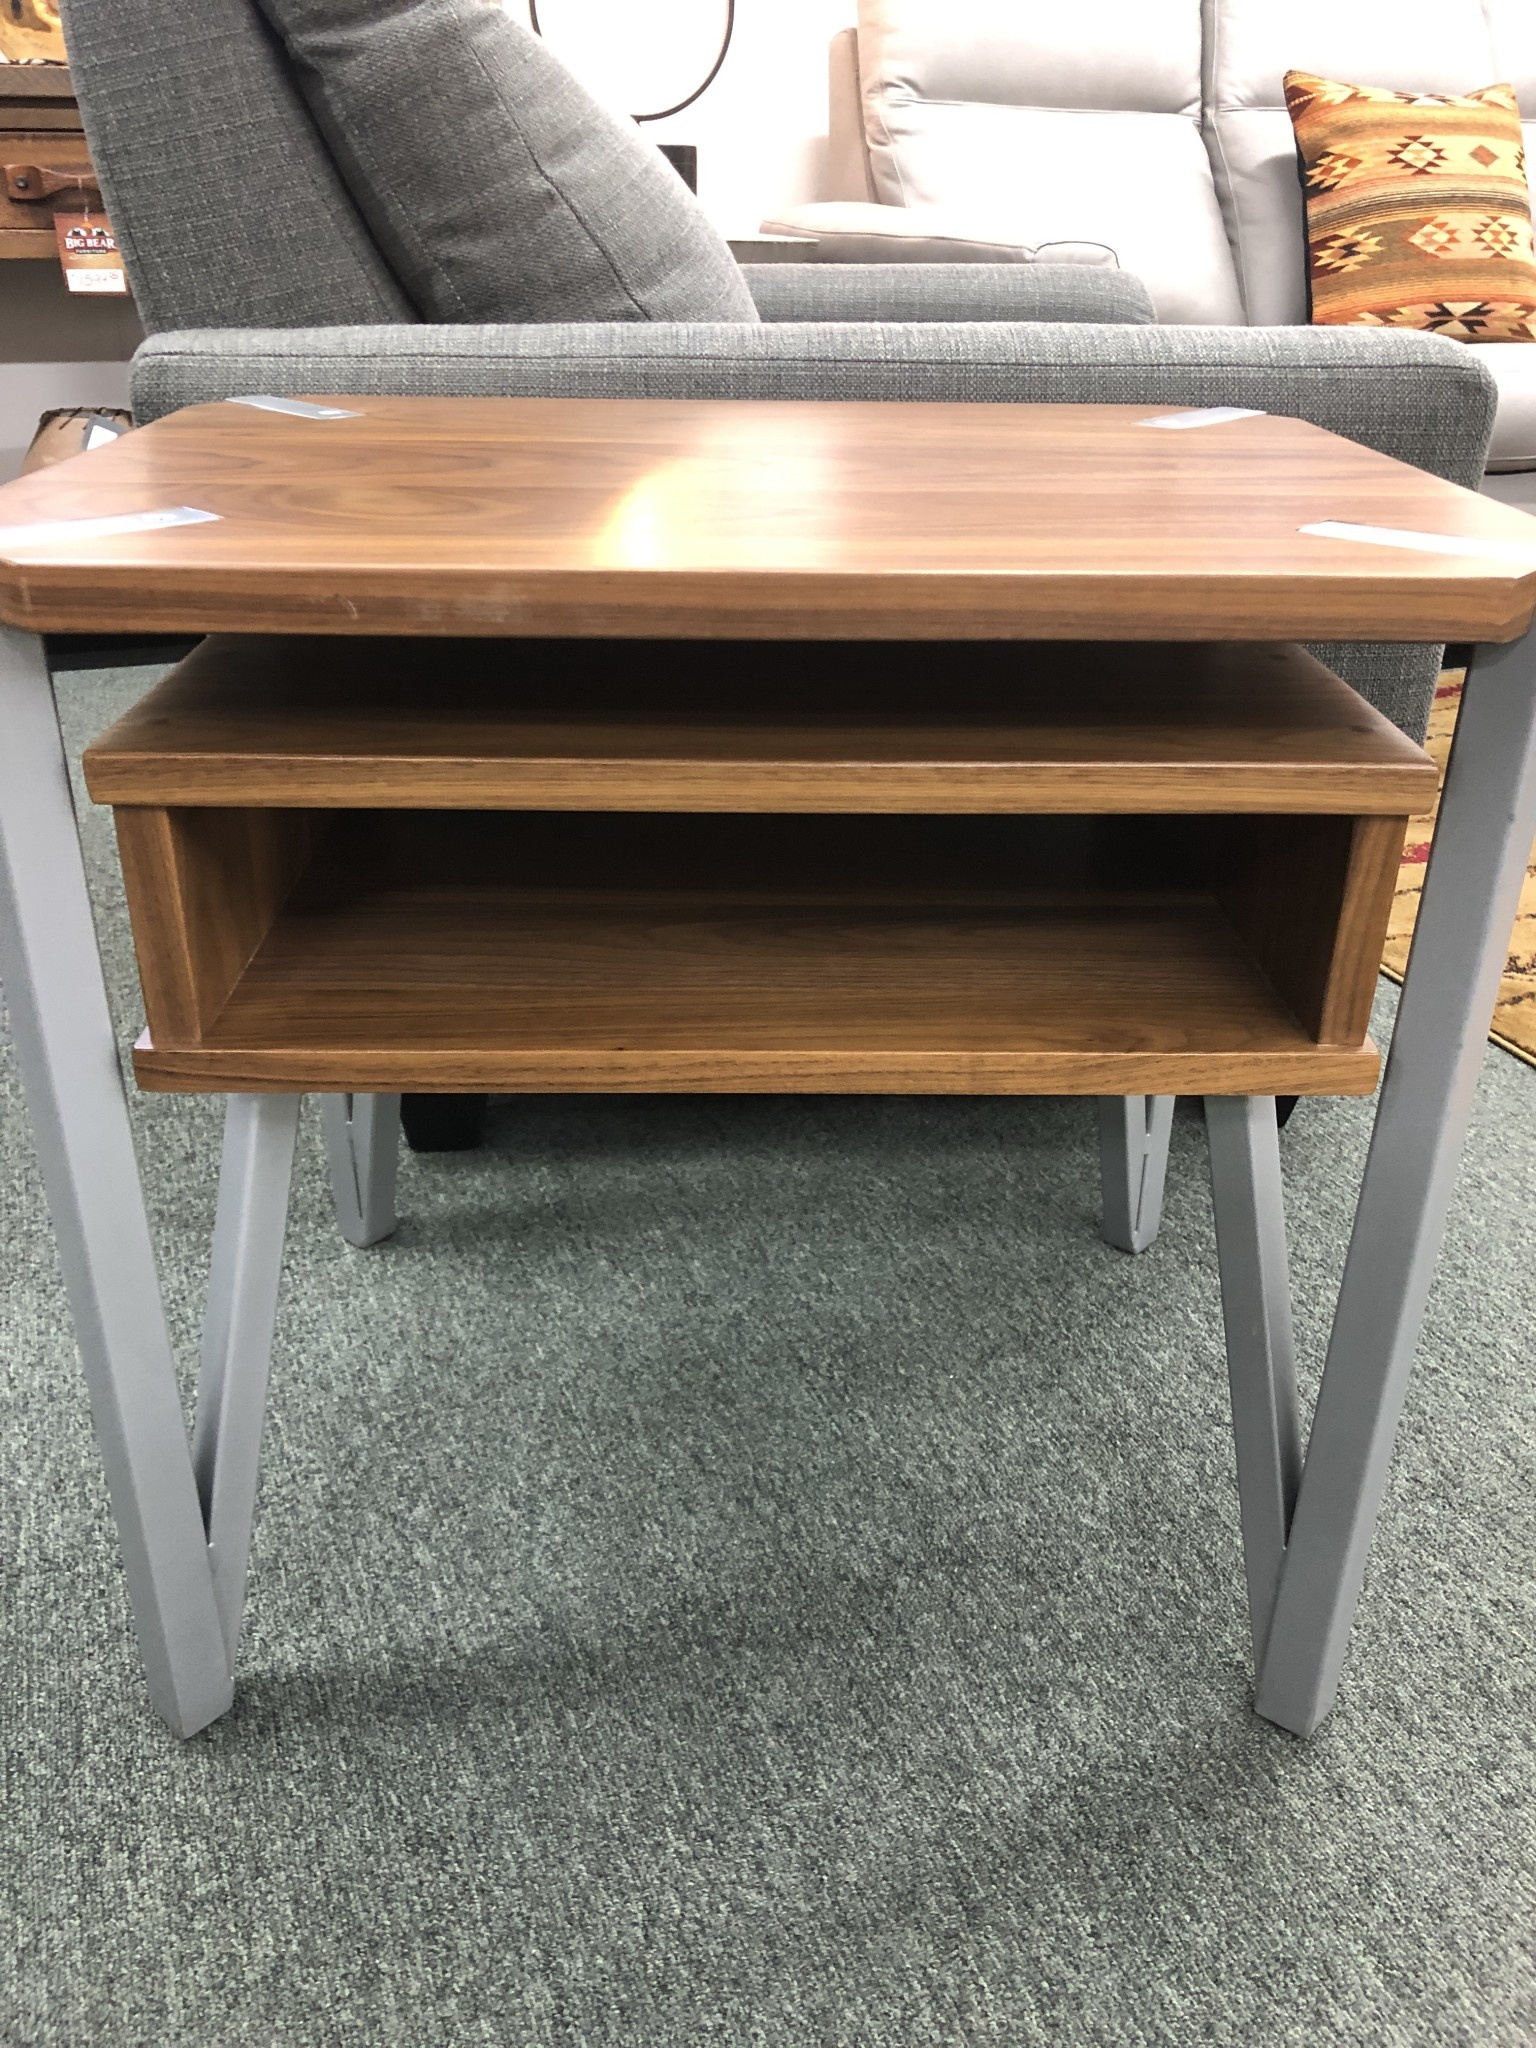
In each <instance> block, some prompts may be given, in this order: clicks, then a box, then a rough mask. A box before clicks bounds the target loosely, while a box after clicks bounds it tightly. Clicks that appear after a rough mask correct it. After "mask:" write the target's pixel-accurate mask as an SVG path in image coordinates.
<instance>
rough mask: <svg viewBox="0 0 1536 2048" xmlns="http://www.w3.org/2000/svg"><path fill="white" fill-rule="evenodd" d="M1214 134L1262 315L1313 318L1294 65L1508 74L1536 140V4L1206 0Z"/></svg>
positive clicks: (1402, 75) (1363, 73) (1253, 302)
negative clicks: (1290, 74) (1290, 100)
mask: <svg viewBox="0 0 1536 2048" xmlns="http://www.w3.org/2000/svg"><path fill="white" fill-rule="evenodd" d="M1202 5H1203V8H1204V12H1205V66H1206V76H1205V102H1206V139H1207V141H1208V143H1209V145H1210V150H1211V161H1212V165H1213V167H1214V170H1215V174H1216V185H1217V190H1218V192H1219V193H1220V195H1221V203H1222V208H1223V211H1224V213H1225V214H1226V218H1227V224H1228V230H1229V233H1230V236H1231V241H1232V248H1233V253H1234V254H1235V256H1236V258H1237V269H1238V278H1239V281H1240V283H1241V285H1242V291H1243V303H1244V307H1245V309H1246V313H1247V317H1248V319H1249V320H1250V321H1251V322H1253V323H1254V324H1255V325H1257V326H1266V327H1272V326H1290V325H1295V324H1298V323H1300V322H1302V321H1305V319H1306V318H1307V253H1306V252H1307V244H1306V231H1305V228H1304V225H1303V220H1302V197H1301V180H1300V177H1299V175H1298V172H1297V167H1296V137H1295V132H1294V130H1293V129H1292V127H1291V122H1290V116H1289V115H1288V114H1287V112H1286V107H1285V88H1284V83H1283V81H1284V78H1285V74H1286V72H1287V71H1292V70H1295V71H1311V72H1316V73H1319V74H1320V75H1321V76H1323V77H1325V78H1340V79H1347V80H1349V81H1350V82H1351V83H1352V84H1356V85H1368V86H1383V87H1386V88H1387V89H1388V90H1390V91H1393V92H1415V93H1418V92H1431V93H1468V92H1476V91H1477V90H1479V88H1481V87H1483V86H1486V85H1492V84H1495V83H1497V82H1499V81H1502V80H1508V81H1510V82H1511V83H1513V85H1514V86H1515V89H1516V92H1517V94H1518V96H1519V100H1520V106H1521V113H1522V116H1523V126H1524V132H1525V141H1526V150H1527V154H1528V155H1529V153H1530V152H1531V150H1532V149H1533V148H1536V19H1533V17H1536V7H1533V6H1532V4H1531V0H1284V4H1283V5H1277V4H1276V0H1202Z"/></svg>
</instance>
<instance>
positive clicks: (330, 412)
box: [225, 396, 362, 420]
mask: <svg viewBox="0 0 1536 2048" xmlns="http://www.w3.org/2000/svg"><path fill="white" fill-rule="evenodd" d="M225 403H226V404H227V405H253V406H255V408H256V410H257V411H258V412H286V413H289V414H291V415H292V416H293V418H294V419H296V420H360V419H361V418H362V414H361V413H360V412H349V411H348V410H347V408H346V407H345V406H344V405H311V404H310V402H309V400H308V399H307V398H267V397H265V396H262V397H257V398H230V399H226V400H225Z"/></svg>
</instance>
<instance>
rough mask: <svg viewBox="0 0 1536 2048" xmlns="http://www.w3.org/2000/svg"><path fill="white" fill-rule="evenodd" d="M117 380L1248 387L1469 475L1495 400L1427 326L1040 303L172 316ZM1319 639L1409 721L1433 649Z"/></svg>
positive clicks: (1187, 396)
mask: <svg viewBox="0 0 1536 2048" xmlns="http://www.w3.org/2000/svg"><path fill="white" fill-rule="evenodd" d="M133 391H134V406H135V409H136V410H137V412H138V414H139V416H140V418H141V419H154V418H157V417H158V416H159V415H160V414H162V413H166V412H172V411H174V410H175V409H176V408H177V407H178V406H183V405H193V404H198V403H200V402H203V401H205V400H211V399H218V398H227V397H230V396H232V395H234V394H236V393H239V392H247V391H273V392H288V393H295V394H302V393H305V392H313V393H328V392H329V393H343V392H351V393H357V394H365V393H368V392H374V391H377V392H396V393H407V394H422V395H429V394H431V395H439V396H454V395H472V396H497V395H502V396H518V397H547V398H557V397H591V398H857V399H886V400H903V399H905V400H913V399H943V400H983V401H991V402H994V403H995V402H1013V403H1019V404H1028V403H1050V402H1054V403H1072V402H1077V403H1090V404H1118V405H1178V406H1194V405H1251V406H1257V407H1259V408H1260V409H1261V410H1263V411H1266V412H1274V413H1288V414H1291V415H1294V416H1295V417H1297V418H1299V419H1307V420H1311V421H1313V422H1314V424H1316V425H1317V426H1320V427H1327V428H1329V429H1331V430H1332V431H1333V432H1335V433H1338V434H1343V435H1345V436H1347V437H1348V438H1349V439H1350V440H1353V441H1359V442H1362V443H1363V444H1364V445H1365V446H1366V447H1370V448H1377V449H1379V450H1381V452H1382V453H1383V454H1386V455H1392V456H1395V457H1397V458H1398V460H1400V461H1402V462H1408V463H1413V464H1414V465H1416V466H1417V467H1418V468H1420V469H1426V470H1429V471H1431V472H1432V473H1433V474H1434V475H1436V476H1443V477H1447V478H1449V479H1450V480H1451V481H1452V482H1454V483H1459V484H1463V485H1467V486H1469V487H1470V486H1475V484H1476V483H1477V481H1478V478H1479V477H1480V475H1481V473H1482V466H1483V459H1484V455H1485V453H1486V450H1487V446H1488V436H1489V433H1490V431H1491V430H1492V426H1493V413H1494V402H1495V401H1494V386H1493V381H1492V379H1491V378H1490V377H1489V375H1488V372H1487V371H1486V370H1485V369H1484V368H1483V367H1482V365H1481V364H1480V363H1479V362H1478V361H1477V359H1476V357H1475V356H1473V355H1472V354H1471V353H1470V352H1469V351H1468V350H1466V349H1464V348H1462V347H1460V346H1459V345H1458V344H1457V343H1455V342H1451V341H1443V340H1440V339H1438V338H1437V337H1435V336H1432V335H1421V334H1371V333H1354V332H1351V331H1348V330H1344V329H1318V328H1225V327H1215V328H1197V327H1129V326H1122V327H1107V326H1075V325H1069V324H1066V323H1061V324H1057V323H1052V322H1044V323H1040V324H1037V325H1025V324H1023V323H1010V322H992V323H983V322H973V323H966V324H963V325H962V324H958V323H957V324H943V323H940V324H933V325H917V324H893V325H886V326H864V325H858V324H854V323H839V324H836V325H816V324H813V323H794V322H784V323H775V324H768V323H765V324H764V325H762V326H757V327H745V326H722V327H703V326H694V327H681V326H670V325H652V326H596V325H594V326H559V327H553V326H546V327H534V328H528V327H523V328H517V327H404V328H397V329H395V330H393V331H391V330H387V329H380V328H371V329H370V328H354V329H350V330H349V329H340V330H338V329H327V330H314V331H311V332H309V333H303V332H288V333H272V332H267V333H259V332H246V333H239V332H225V333H218V332H205V333H191V334H170V335H161V336H158V337H156V338H154V339H152V340H150V341H148V342H146V343H145V344H144V346H143V348H141V349H140V351H139V353H138V355H137V357H136V358H135V361H134V376H133ZM1320 651H1321V652H1322V654H1323V658H1324V659H1325V660H1327V661H1329V663H1330V664H1331V666H1333V667H1334V668H1336V669H1337V670H1338V672H1339V673H1340V674H1341V675H1343V676H1345V677H1346V678H1347V679H1348V680H1349V681H1350V682H1352V683H1353V684H1354V685H1355V687H1356V688H1357V689H1359V690H1360V692H1361V694H1362V695H1364V696H1366V697H1368V698H1369V699H1370V701H1371V702H1372V703H1373V704H1376V705H1377V706H1379V708H1380V709H1381V710H1382V711H1384V712H1385V713H1386V715H1387V716H1388V717H1389V718H1391V719H1394V720H1395V721H1396V723H1397V724H1398V725H1400V726H1401V727H1402V728H1403V730H1404V731H1405V732H1408V733H1411V734H1413V735H1415V736H1416V737H1422V735H1423V732H1424V727H1425V724H1426V721H1427V719H1428V716H1429V705H1430V700H1431V697H1432V694H1433V690H1434V678H1435V674H1436V671H1437V669H1438V667H1439V661H1440V650H1439V649H1438V648H1425V647H1365V646H1360V647H1344V648H1329V649H1324V650H1320Z"/></svg>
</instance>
